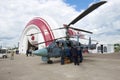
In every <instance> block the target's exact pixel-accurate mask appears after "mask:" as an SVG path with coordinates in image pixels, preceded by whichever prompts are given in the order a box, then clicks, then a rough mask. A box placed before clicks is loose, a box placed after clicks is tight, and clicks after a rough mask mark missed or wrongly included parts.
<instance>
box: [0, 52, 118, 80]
mask: <svg viewBox="0 0 120 80" xmlns="http://www.w3.org/2000/svg"><path fill="white" fill-rule="evenodd" d="M53 61H54V63H53V64H47V63H44V62H42V61H41V59H40V57H39V56H33V57H32V56H29V57H26V55H23V54H19V55H15V56H14V60H11V59H10V57H9V58H7V59H0V80H120V77H119V76H120V53H112V54H84V60H83V62H82V63H80V65H79V66H75V65H74V64H73V63H70V64H65V65H61V64H60V58H56V59H53Z"/></svg>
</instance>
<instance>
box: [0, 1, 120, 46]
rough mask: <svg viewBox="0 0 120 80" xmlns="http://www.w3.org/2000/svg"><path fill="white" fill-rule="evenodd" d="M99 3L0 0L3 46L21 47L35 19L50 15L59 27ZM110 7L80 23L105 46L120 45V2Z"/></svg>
mask: <svg viewBox="0 0 120 80" xmlns="http://www.w3.org/2000/svg"><path fill="white" fill-rule="evenodd" d="M98 1H99V0H0V45H4V46H17V44H18V42H19V40H20V36H21V34H22V32H23V30H24V28H25V26H26V25H27V23H28V22H29V21H30V20H32V19H33V18H34V17H41V16H43V15H46V16H50V17H51V18H52V19H54V20H55V21H56V22H57V23H58V25H60V26H62V25H63V24H68V23H69V22H71V21H72V20H73V19H74V18H75V17H77V16H78V15H79V14H80V13H81V12H82V11H84V10H85V9H86V8H88V6H90V5H91V4H93V3H95V2H98ZM105 1H107V3H106V4H104V5H102V6H100V7H99V8H98V9H96V10H95V11H93V12H92V13H90V14H89V15H87V16H86V17H84V18H83V19H81V20H80V21H78V22H77V23H76V24H75V25H73V26H74V27H76V28H80V29H85V30H90V31H92V32H93V34H85V35H86V36H87V37H89V36H91V37H92V39H94V40H97V41H99V42H101V43H107V44H114V43H120V27H119V26H120V8H119V5H120V0H105Z"/></svg>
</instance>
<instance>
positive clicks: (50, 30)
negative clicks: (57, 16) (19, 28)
mask: <svg viewBox="0 0 120 80" xmlns="http://www.w3.org/2000/svg"><path fill="white" fill-rule="evenodd" d="M59 29H65V27H61V28H56V29H52V30H50V31H53V30H59ZM44 32H48V31H44ZM39 33H41V32H37V33H31V34H28V35H26V36H31V35H34V34H39Z"/></svg>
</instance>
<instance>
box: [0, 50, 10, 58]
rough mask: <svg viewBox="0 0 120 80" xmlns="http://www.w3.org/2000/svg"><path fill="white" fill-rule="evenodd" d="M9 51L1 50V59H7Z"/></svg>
mask: <svg viewBox="0 0 120 80" xmlns="http://www.w3.org/2000/svg"><path fill="white" fill-rule="evenodd" d="M7 57H8V56H7V50H6V49H0V58H7Z"/></svg>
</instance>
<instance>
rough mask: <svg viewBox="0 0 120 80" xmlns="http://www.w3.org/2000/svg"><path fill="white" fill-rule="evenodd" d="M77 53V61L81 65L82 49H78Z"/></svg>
mask: <svg viewBox="0 0 120 80" xmlns="http://www.w3.org/2000/svg"><path fill="white" fill-rule="evenodd" d="M77 51H78V58H79V59H78V60H79V62H80V63H81V62H82V61H83V55H82V48H81V47H78V48H77Z"/></svg>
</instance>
